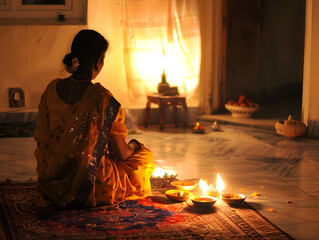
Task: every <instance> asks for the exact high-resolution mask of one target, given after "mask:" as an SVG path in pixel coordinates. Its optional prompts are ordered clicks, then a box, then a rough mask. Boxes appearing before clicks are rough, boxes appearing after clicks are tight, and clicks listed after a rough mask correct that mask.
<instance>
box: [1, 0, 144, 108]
mask: <svg viewBox="0 0 319 240" xmlns="http://www.w3.org/2000/svg"><path fill="white" fill-rule="evenodd" d="M119 3H120V1H104V0H96V1H89V5H88V25H86V26H84V25H78V26H61V25H60V26H57V25H42V26H41V25H38V26H36V25H1V26H0V36H1V37H0V53H1V54H0V112H5V111H10V110H14V109H13V108H9V104H8V88H9V87H20V88H22V89H23V90H24V93H25V101H26V106H25V108H23V109H22V108H21V109H20V110H27V109H30V108H31V109H35V108H36V107H37V104H38V102H39V100H40V97H41V94H42V92H43V91H44V89H45V87H46V86H47V84H48V83H49V82H50V81H51V80H53V79H55V78H57V77H64V76H67V75H66V72H65V71H64V67H63V65H62V60H63V57H64V56H65V54H66V53H68V52H69V51H70V47H71V42H72V39H73V37H74V36H75V34H76V33H77V32H78V31H79V30H81V29H84V28H92V29H95V30H97V31H100V32H101V33H102V34H103V35H104V36H105V37H106V38H107V39H108V40H109V41H110V49H109V51H108V53H107V55H106V59H105V67H104V68H103V70H102V72H101V74H100V75H99V76H98V78H97V79H96V81H99V82H101V83H102V85H104V86H105V87H106V88H108V89H109V90H110V91H111V92H112V93H113V94H114V95H115V97H116V98H117V99H118V100H119V101H120V102H121V103H122V105H123V106H126V105H130V104H133V105H134V106H139V105H143V106H145V105H144V102H143V103H132V102H131V101H130V100H129V99H128V97H127V84H126V79H125V69H124V61H123V57H122V56H123V54H122V52H123V41H122V30H121V29H122V27H121V11H122V7H121V5H120V4H119ZM96 81H95V82H96Z"/></svg>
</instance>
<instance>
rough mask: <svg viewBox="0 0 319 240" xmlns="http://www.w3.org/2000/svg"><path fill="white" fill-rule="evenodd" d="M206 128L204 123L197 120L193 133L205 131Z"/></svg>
mask: <svg viewBox="0 0 319 240" xmlns="http://www.w3.org/2000/svg"><path fill="white" fill-rule="evenodd" d="M205 129H206V128H205V127H204V126H203V125H201V124H200V123H198V122H197V123H196V124H195V126H194V127H193V133H204V132H205Z"/></svg>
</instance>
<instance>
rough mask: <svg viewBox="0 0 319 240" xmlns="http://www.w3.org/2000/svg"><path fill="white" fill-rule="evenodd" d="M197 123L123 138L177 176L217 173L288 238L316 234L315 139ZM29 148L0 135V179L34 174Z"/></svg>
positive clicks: (318, 178)
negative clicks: (197, 130)
mask: <svg viewBox="0 0 319 240" xmlns="http://www.w3.org/2000/svg"><path fill="white" fill-rule="evenodd" d="M203 124H204V125H206V127H207V129H206V132H205V133H204V134H194V133H192V131H191V129H185V130H183V129H182V128H181V127H177V128H175V127H167V126H165V129H164V131H159V129H158V127H150V128H148V129H144V128H142V129H141V131H139V133H138V134H130V135H129V136H128V140H129V139H131V138H136V139H138V140H140V141H141V142H143V143H145V145H146V147H148V148H149V149H151V150H152V151H153V154H154V159H155V162H156V164H157V166H160V167H162V168H164V169H166V170H174V171H175V172H176V173H177V175H178V178H179V179H190V178H202V179H204V180H207V182H208V183H212V184H214V183H215V182H216V174H217V172H219V173H220V175H221V177H222V179H223V181H224V183H225V185H226V189H225V190H224V192H233V193H242V194H245V195H246V196H247V199H246V201H247V202H248V203H249V204H251V206H253V207H254V208H255V209H257V210H258V211H259V212H260V213H261V214H262V215H263V216H265V217H266V218H268V219H269V220H270V221H271V222H273V223H274V224H275V225H277V226H278V227H279V228H281V229H282V230H284V231H285V232H287V233H288V234H289V235H291V236H292V237H293V238H295V239H305V240H306V239H318V238H319V227H318V226H319V140H318V139H307V138H297V139H287V138H284V137H282V136H279V135H277V134H276V133H275V132H274V131H271V130H264V129H257V128H251V127H244V126H233V125H229V124H228V125H221V129H220V131H212V130H211V128H210V124H211V123H209V122H203ZM34 148H35V142H34V140H33V139H32V138H29V137H27V138H19V137H12V138H5V137H3V138H0V169H1V175H0V180H1V181H2V180H6V179H7V178H9V179H12V180H26V179H29V178H31V177H32V178H36V171H35V167H36V162H35V158H34V156H33V151H34ZM253 193H258V194H259V196H254V195H253ZM287 201H289V202H288V203H287Z"/></svg>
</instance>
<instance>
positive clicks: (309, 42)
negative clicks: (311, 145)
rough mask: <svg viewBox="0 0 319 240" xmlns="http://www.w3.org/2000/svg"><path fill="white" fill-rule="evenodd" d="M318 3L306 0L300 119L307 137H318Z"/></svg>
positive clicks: (313, 0)
mask: <svg viewBox="0 0 319 240" xmlns="http://www.w3.org/2000/svg"><path fill="white" fill-rule="evenodd" d="M318 43H319V1H318V0H307V5H306V34H305V60H304V82H303V104H302V118H303V121H304V122H305V123H306V125H307V126H308V130H307V135H308V136H314V137H319V95H318V89H319V81H318V79H319V68H318V66H319V44H318Z"/></svg>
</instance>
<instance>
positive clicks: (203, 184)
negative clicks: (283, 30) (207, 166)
mask: <svg viewBox="0 0 319 240" xmlns="http://www.w3.org/2000/svg"><path fill="white" fill-rule="evenodd" d="M199 187H200V189H201V190H202V193H203V195H204V196H206V195H207V190H208V184H207V183H206V182H205V181H203V179H200V180H199Z"/></svg>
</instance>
